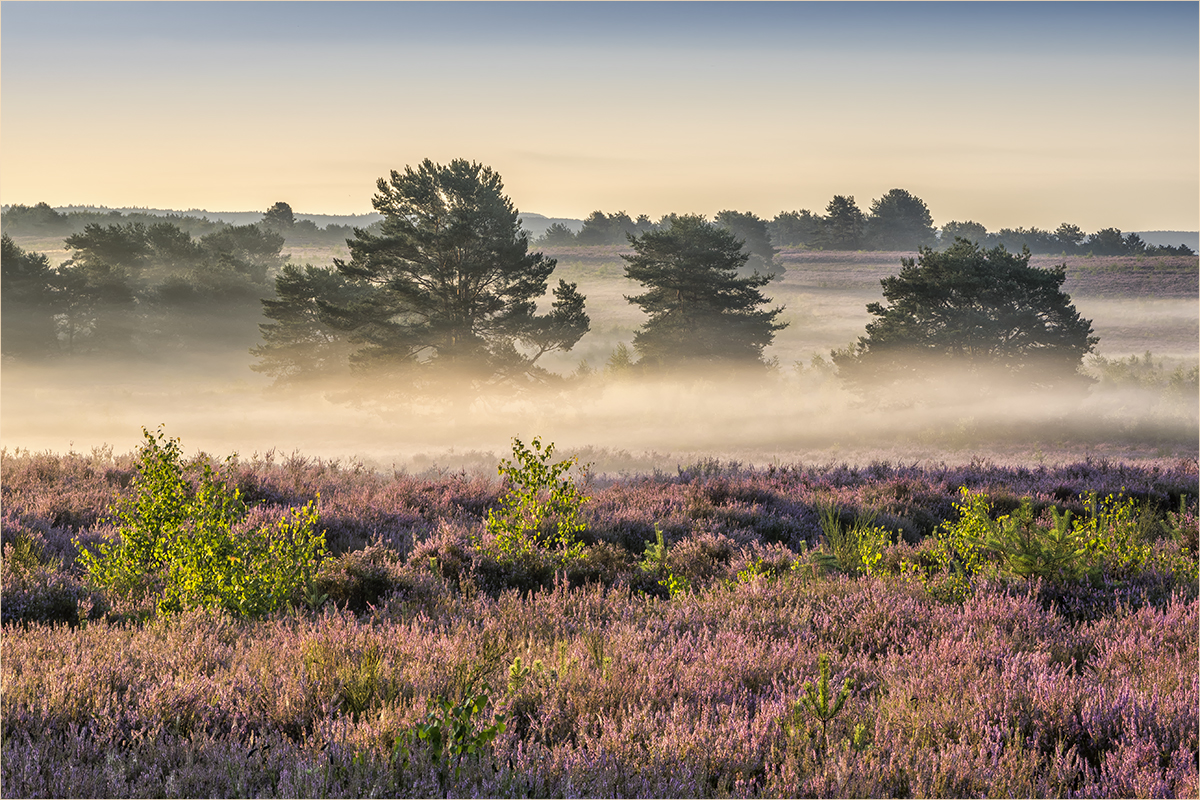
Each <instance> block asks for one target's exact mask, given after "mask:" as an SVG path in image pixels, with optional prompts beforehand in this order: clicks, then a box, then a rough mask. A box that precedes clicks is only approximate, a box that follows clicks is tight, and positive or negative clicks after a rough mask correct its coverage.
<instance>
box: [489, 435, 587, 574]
mask: <svg viewBox="0 0 1200 800" xmlns="http://www.w3.org/2000/svg"><path fill="white" fill-rule="evenodd" d="M531 444H532V445H533V449H532V450H530V449H528V448H526V447H525V445H524V444H523V443H522V442H521V440H520V439H515V438H514V439H513V460H512V461H509V460H508V459H503V460H501V462H500V466H499V467H498V471H499V473H500V476H501V477H502V478H503V479H504V483H505V486H506V491H505V493H504V496H503V497H501V498H500V507H499V508H498V509H489V511H488V516H487V521H486V528H487V530H488V532H489V533H491V534H493V535H494V536H495V541H496V546H497V548H498V549H499V551H500V556H501V558H503V559H504V560H506V561H519V560H523V559H529V558H538V557H540V556H549V557H550V558H551V559H552V560H554V561H555V562H556V563H557V565H562V564H565V563H567V562H569V561H571V560H573V559H575V558H578V557H579V555H580V554H581V553H582V552H583V543H582V542H580V541H579V539H578V535H579V534H580V533H582V532H583V531H584V530H585V529H586V528H587V523H586V522H585V521H584V519H583V504H584V503H586V502H587V501H588V500H589V499H590V498H588V497H587V496H585V495H584V494H583V493H582V492H581V491H580V489H579V487H578V485H576V483H575V480H574V478H573V477H572V476H571V475H570V471H571V469H572V468H574V467H576V466H578V459H577V458H576V457H574V456H572V457H571V458H568V459H565V460H563V461H558V462H554V461H552V458H553V457H554V443H553V442H551V443H550V444H548V445H546V447H545V448H544V449H543V447H542V442H541V440H540V439H538V438H536V437H535V438H534V439H533V441H532V442H531Z"/></svg>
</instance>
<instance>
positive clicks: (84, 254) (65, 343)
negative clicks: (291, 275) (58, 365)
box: [0, 222, 283, 358]
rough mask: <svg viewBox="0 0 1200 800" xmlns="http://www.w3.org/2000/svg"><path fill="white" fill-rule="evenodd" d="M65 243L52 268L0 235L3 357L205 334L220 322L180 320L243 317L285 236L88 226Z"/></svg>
mask: <svg viewBox="0 0 1200 800" xmlns="http://www.w3.org/2000/svg"><path fill="white" fill-rule="evenodd" d="M64 243H65V245H66V249H67V250H68V251H69V252H70V253H71V257H70V258H69V259H68V260H67V261H65V262H64V263H63V264H61V265H59V266H58V267H51V265H50V263H49V259H47V257H46V256H45V255H42V254H39V253H33V252H27V251H25V250H23V249H22V248H20V247H18V246H17V245H16V244H15V243H14V242H13V240H12V238H11V237H10V236H9V235H8V234H7V233H5V234H4V235H3V248H4V251H3V259H2V262H0V270H2V277H0V280H2V288H0V302H2V303H3V309H2V321H0V324H2V326H3V330H2V332H0V348H2V350H3V353H4V354H5V355H10V356H19V357H26V358H29V357H40V356H47V355H52V354H55V353H66V354H78V353H87V352H103V353H110V354H113V353H121V354H127V353H133V352H138V351H145V350H147V349H149V350H159V349H162V348H163V347H164V346H166V345H168V344H169V343H171V342H176V343H181V342H188V343H192V344H194V343H195V341H194V340H197V339H210V338H212V337H213V335H214V333H216V334H219V333H220V332H221V331H222V330H225V329H227V326H222V325H220V324H216V325H210V326H206V327H205V328H204V329H202V330H201V329H199V328H193V327H192V326H190V325H189V324H188V323H191V322H195V321H196V320H198V319H199V318H204V319H207V320H213V321H219V320H221V319H222V318H226V319H227V318H229V317H231V316H235V317H238V316H240V317H243V318H246V317H249V315H248V314H246V313H245V312H246V310H247V309H249V308H255V307H256V306H257V305H258V303H259V301H260V299H261V298H262V297H263V296H264V295H265V294H266V293H267V292H269V290H270V280H271V278H272V277H273V276H274V273H275V272H276V271H277V270H278V268H279V266H280V265H281V264H282V262H283V258H282V256H281V254H280V251H281V248H282V246H283V238H282V237H281V236H279V235H278V234H274V233H271V232H269V231H266V230H264V229H263V228H260V227H258V226H255V225H245V226H224V227H221V228H219V229H217V230H215V231H213V232H211V233H208V234H205V235H203V236H201V237H200V238H199V239H196V238H193V236H192V235H191V234H189V233H187V232H186V231H184V230H182V229H180V228H179V227H177V226H176V225H175V224H174V223H172V222H157V223H154V224H151V225H146V224H143V223H140V222H131V223H126V224H115V225H101V224H99V223H90V224H88V225H87V226H85V228H84V230H83V231H81V232H79V233H76V234H73V235H71V236H68V237H67V238H66V239H65V242H64ZM251 324H253V323H251ZM189 333H193V334H194V335H191V336H189Z"/></svg>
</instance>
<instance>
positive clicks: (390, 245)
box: [0, 159, 1128, 393]
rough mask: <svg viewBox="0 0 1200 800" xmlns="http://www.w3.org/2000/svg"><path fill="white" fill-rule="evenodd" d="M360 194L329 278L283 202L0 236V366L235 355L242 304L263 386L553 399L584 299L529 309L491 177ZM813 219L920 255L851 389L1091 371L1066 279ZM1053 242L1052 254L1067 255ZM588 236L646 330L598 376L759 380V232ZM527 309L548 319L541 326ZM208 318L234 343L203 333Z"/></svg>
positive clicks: (390, 182)
mask: <svg viewBox="0 0 1200 800" xmlns="http://www.w3.org/2000/svg"><path fill="white" fill-rule="evenodd" d="M376 186H377V193H376V194H375V196H374V197H373V199H372V205H373V206H374V208H375V210H376V212H377V213H378V214H379V215H380V216H381V217H382V220H381V221H380V222H378V223H375V224H373V225H371V226H369V227H368V228H355V229H354V230H353V235H352V236H351V237H350V238H348V239H347V240H346V244H347V245H348V249H349V257H348V258H345V259H334V262H333V266H331V267H326V268H322V267H314V266H311V265H305V266H303V267H301V266H297V265H294V264H290V263H287V261H286V259H285V258H284V257H283V256H282V255H281V251H282V247H283V245H284V242H285V232H286V231H288V230H289V229H291V228H292V227H293V226H294V225H295V224H296V220H295V218H294V214H293V213H292V211H291V208H290V206H288V205H287V204H286V203H282V202H280V203H276V204H275V205H274V206H272V207H271V208H270V209H268V210H267V212H266V213H265V214H264V215H263V219H262V220H261V221H260V222H259V223H257V224H255V225H244V226H224V227H221V228H219V229H216V230H213V231H211V232H208V233H205V234H203V235H200V236H199V237H196V236H194V235H193V234H191V233H189V232H188V231H186V230H183V229H182V228H180V227H179V226H178V225H177V224H176V223H175V222H173V221H160V222H155V223H153V224H144V223H142V222H125V223H118V224H110V225H103V224H100V223H88V224H86V225H85V226H84V228H83V230H82V231H80V232H78V233H74V234H72V235H70V236H68V237H67V238H66V239H65V240H64V244H65V246H66V248H67V250H68V251H69V252H70V253H71V257H70V258H69V259H68V260H67V261H66V262H65V263H64V264H62V265H61V266H59V267H57V268H52V267H51V266H50V264H49V261H48V259H47V258H46V256H44V255H41V254H38V253H31V252H26V251H24V250H22V249H21V248H19V247H17V246H16V244H15V243H14V242H13V240H12V239H11V238H10V237H9V236H8V234H7V233H5V234H4V235H3V257H2V259H0V262H2V266H3V291H2V293H0V297H2V300H3V310H2V321H3V335H2V337H0V342H2V344H3V352H4V354H5V355H6V356H16V357H38V356H45V355H49V354H52V353H66V354H77V353H96V352H107V353H122V352H139V351H145V350H154V349H160V348H162V347H163V346H164V343H169V342H178V343H180V344H189V343H191V344H199V343H201V342H205V343H207V342H208V341H210V340H211V338H212V337H213V334H214V332H218V331H221V330H225V331H226V332H227V333H228V334H229V335H231V336H241V335H243V333H244V329H245V328H246V327H247V325H252V324H254V323H253V322H252V321H251V320H254V319H255V317H257V311H258V310H259V309H260V305H259V304H260V303H261V312H262V314H263V315H264V316H265V317H266V318H267V319H268V320H269V322H266V323H264V324H260V325H259V329H260V333H261V341H260V343H259V344H258V345H257V346H255V347H254V348H252V350H251V353H252V354H253V355H254V357H255V359H256V363H255V364H254V365H253V366H252V367H251V368H252V369H254V370H256V371H259V372H262V373H264V374H267V375H269V376H271V377H273V378H275V380H276V382H277V383H278V384H280V385H296V384H299V383H303V382H305V381H308V380H314V379H320V380H322V381H328V380H329V379H335V380H338V381H345V380H346V379H347V378H348V377H351V376H355V375H357V376H361V377H363V378H366V379H369V380H370V382H371V383H372V384H373V385H374V386H387V387H391V388H392V389H394V390H396V391H400V392H418V393H420V392H422V391H426V390H433V389H446V388H454V389H460V390H466V389H477V388H481V387H483V386H517V387H520V386H527V385H531V384H545V383H548V382H552V381H556V380H561V376H556V375H554V374H553V373H550V372H548V371H547V370H546V369H544V368H543V367H542V366H541V365H540V364H539V363H538V362H539V360H540V359H541V358H542V357H543V356H544V355H546V354H547V353H551V352H569V351H570V350H572V348H573V347H574V346H575V345H576V344H577V343H578V342H579V340H580V339H581V338H582V337H583V336H584V335H585V334H586V333H587V332H588V330H589V329H590V319H589V317H588V314H587V311H586V298H585V297H584V296H583V295H582V294H581V293H580V292H579V291H578V287H577V285H576V284H573V283H568V282H566V281H564V280H559V281H558V283H557V285H556V286H554V287H553V289H551V290H550V291H549V294H547V290H548V289H550V278H551V275H552V273H553V272H554V269H555V266H556V261H555V259H553V258H550V257H548V256H546V255H545V254H544V253H542V252H536V251H532V250H531V249H530V245H531V242H530V237H529V235H528V233H527V231H525V230H524V229H523V228H522V227H521V220H520V218H519V216H518V212H517V210H516V208H515V207H514V205H513V203H512V201H511V200H510V199H509V198H508V197H507V195H505V193H504V190H503V182H502V181H501V178H500V176H499V175H498V174H497V173H496V172H494V171H493V170H492V169H490V168H489V167H486V166H484V165H481V164H477V163H473V162H468V161H465V160H461V159H460V160H455V161H452V162H450V163H449V164H446V165H440V164H435V163H433V162H432V161H429V160H428V159H427V160H425V161H423V162H422V163H421V164H419V165H417V166H416V167H415V168H414V167H411V166H410V167H406V168H405V169H404V170H403V171H402V172H398V171H392V172H391V174H390V176H389V177H387V178H380V179H379V181H378V182H377V184H376ZM826 211H827V214H826V216H825V217H823V218H821V219H822V220H823V221H822V223H821V225H823V226H824V227H823V230H824V233H822V234H821V235H822V236H825V237H840V238H827V239H825V240H823V241H825V242H827V243H832V242H835V241H836V242H840V243H842V244H845V243H846V242H850V241H853V239H852V238H847V237H852V236H857V235H867V234H865V233H862V232H863V231H866V232H869V235H870V236H872V237H874V239H873V240H874V241H875V242H876V243H878V244H880V245H881V246H886V247H887V248H888V249H906V248H907V247H908V246H910V245H914V244H915V246H916V249H917V252H918V255H917V257H916V258H905V259H901V270H900V272H899V274H898V275H895V276H893V277H891V278H888V279H886V280H885V281H883V294H884V298H885V299H886V300H887V301H888V304H887V305H886V306H885V305H884V304H881V303H872V304H870V305H869V306H868V308H867V310H868V311H869V312H870V313H871V314H872V315H874V316H876V317H877V318H878V319H876V320H875V321H873V322H872V323H871V324H870V325H868V326H867V330H866V335H865V336H863V337H861V338H860V339H859V340H858V342H857V343H856V344H855V345H852V346H851V347H849V348H846V349H844V350H840V351H835V352H834V353H832V354H831V355H832V358H833V362H834V364H835V365H836V367H837V369H838V373H839V375H841V376H842V377H843V378H844V379H845V380H846V381H847V382H848V383H849V384H851V385H862V386H865V385H867V384H870V383H874V382H876V381H878V380H885V381H893V382H894V381H906V380H907V381H911V380H913V379H916V378H919V377H920V375H921V374H922V373H923V372H925V371H927V370H929V368H930V367H931V366H938V367H947V366H949V367H952V368H953V369H958V370H965V371H966V372H982V371H992V372H994V371H996V370H999V371H1000V372H1001V373H1003V374H1005V375H1006V376H1008V377H1010V378H1013V379H1016V380H1020V381H1023V382H1029V383H1040V384H1057V383H1061V382H1062V380H1066V379H1074V378H1075V377H1077V373H1078V368H1079V366H1080V364H1081V362H1082V359H1083V357H1084V356H1085V355H1086V354H1087V353H1090V352H1092V351H1093V349H1094V346H1095V344H1096V339H1095V337H1094V336H1092V329H1091V323H1090V322H1089V321H1088V320H1085V319H1082V318H1081V317H1080V316H1079V314H1078V312H1077V311H1076V310H1075V308H1074V306H1073V305H1071V303H1070V298H1069V297H1068V296H1067V295H1066V294H1065V293H1064V292H1062V288H1061V287H1062V284H1063V282H1064V280H1065V269H1064V268H1063V267H1058V268H1055V269H1050V270H1044V269H1035V268H1033V267H1030V266H1029V260H1030V255H1031V254H1030V249H1029V248H1028V247H1023V248H1022V249H1021V252H1019V253H1016V252H1011V251H1010V250H1009V249H1008V248H1007V247H1006V245H1005V244H1004V243H1003V242H999V243H995V244H990V243H989V244H984V243H981V241H980V240H981V239H985V236H984V235H977V236H975V237H974V238H972V237H971V234H972V233H977V234H978V230H976V229H972V228H969V227H964V226H965V225H968V224H965V223H964V225H963V226H959V227H957V228H955V227H951V226H952V225H957V223H951V224H949V225H947V226H945V227H944V228H943V230H942V235H943V236H945V235H946V233H947V231H949V232H950V233H954V234H956V235H955V239H954V241H953V242H952V243H948V244H946V243H941V242H940V241H939V239H938V236H937V232H936V231H935V229H934V228H933V226H932V220H931V219H930V216H929V213H928V209H927V208H926V207H925V205H924V203H923V202H921V201H920V200H919V199H918V198H915V197H913V196H912V195H911V194H909V193H907V192H904V191H902V190H893V191H892V192H889V193H888V194H887V195H885V197H884V198H881V199H880V200H879V201H877V202H876V203H874V204H873V205H872V208H871V214H870V215H869V216H867V215H862V214H861V213H858V214H856V213H855V211H856V208H855V206H854V204H853V198H844V197H835V198H834V200H833V201H831V203H830V205H829V207H828V208H827V210H826ZM781 216H783V215H781ZM777 220H778V218H777ZM860 223H861V224H860ZM973 224H974V223H970V225H973ZM629 225H632V226H633V227H632V229H627V228H628V226H629ZM606 226H607V227H606ZM1067 227H1068V226H1060V232H1062V233H1061V235H1063V236H1067V235H1070V236H1076V233H1078V229H1073V230H1070V231H1067V230H1064V229H1065V228H1067ZM601 228H604V229H605V230H607V231H608V233H607V234H606V235H614V233H613V232H614V231H618V230H619V231H621V234H622V236H623V237H624V242H625V244H626V245H627V246H628V247H629V249H630V250H631V252H628V253H623V254H621V255H620V258H621V259H623V261H624V262H625V276H626V277H627V278H628V279H629V280H630V281H632V282H634V283H635V284H637V285H639V286H640V287H641V291H640V293H638V294H636V295H629V296H626V300H627V301H628V302H629V303H631V304H635V305H637V306H638V307H639V308H640V309H641V310H642V311H643V312H644V313H645V314H646V321H645V323H644V324H643V325H642V326H641V327H640V328H639V329H638V330H637V331H636V332H635V334H634V337H633V341H632V350H630V349H629V348H627V347H625V346H624V345H621V346H619V347H618V349H617V351H616V352H614V353H613V355H612V357H611V358H610V359H609V365H608V366H609V367H610V368H611V369H614V370H621V371H626V370H629V371H639V372H644V373H654V372H658V373H663V372H671V371H674V370H680V369H691V368H704V369H711V368H714V367H715V368H719V369H720V370H721V371H723V372H728V371H729V370H730V369H732V368H748V369H751V370H758V371H763V370H765V368H766V367H767V366H768V362H767V361H766V360H765V359H764V356H763V353H764V350H765V349H766V348H767V347H768V346H770V345H771V343H772V342H773V340H774V336H775V334H776V333H777V332H778V331H780V330H782V329H783V328H784V327H785V325H786V323H782V322H780V321H779V320H778V318H779V316H780V314H781V313H782V312H783V308H782V307H775V308H771V307H770V303H771V301H770V299H769V298H767V297H766V296H765V295H764V294H763V292H762V289H763V288H764V287H766V286H767V285H768V284H769V283H771V282H772V281H773V280H775V279H777V277H778V271H777V270H776V269H773V268H774V266H775V265H774V259H775V256H776V254H777V252H778V251H777V249H776V248H775V246H774V244H773V238H772V233H771V229H770V228H769V225H768V223H766V222H765V221H763V220H761V219H759V218H757V217H755V216H754V215H753V214H745V213H741V212H734V211H723V212H721V213H720V214H718V215H717V216H716V217H715V218H714V219H712V220H709V219H706V218H705V217H702V216H698V215H674V214H672V215H668V216H666V217H663V218H662V219H660V220H659V221H657V222H655V223H650V222H649V220H647V219H646V218H645V217H644V216H643V217H639V219H637V220H631V219H630V218H629V217H628V215H625V214H623V213H621V214H616V215H605V214H602V213H601V212H596V213H595V214H593V215H592V216H591V217H589V220H588V223H587V224H586V225H585V229H584V230H583V231H581V232H580V234H579V236H582V235H583V234H584V233H585V232H586V231H588V230H590V231H592V232H593V233H592V234H590V235H592V236H594V237H597V238H598V237H599V234H598V233H595V232H596V231H599V230H601ZM914 230H918V231H919V232H920V238H919V240H917V239H913V238H911V237H912V236H914V234H913V231H914ZM961 234H966V235H961ZM985 234H986V232H985ZM552 235H557V234H556V233H555V230H554V228H552V229H551V230H550V231H548V233H547V236H548V237H549V236H552ZM1057 235H1060V234H1056V236H1057ZM906 237H908V238H906ZM545 238H546V237H543V241H545ZM1076 238H1077V239H1079V240H1080V241H1081V242H1082V243H1086V242H1087V241H1089V240H1090V238H1091V237H1089V238H1088V239H1082V238H1081V237H1079V236H1076ZM586 240H587V238H586V237H585V241H586ZM1127 240H1128V237H1122V238H1121V241H1123V242H1125V241H1127ZM576 241H578V236H577V237H576ZM935 244H936V245H938V246H935ZM989 245H990V246H989ZM272 288H273V289H274V291H273V295H274V296H273V297H269V296H268V295H269V294H271V293H272V292H271V289H272ZM263 298H266V299H263ZM543 298H546V299H548V300H549V304H548V307H543V308H540V309H539V307H538V303H539V302H544V300H543ZM252 309H253V313H252V311H251V310H252ZM222 318H224V319H225V320H226V321H228V322H230V323H233V322H234V321H236V324H227V325H216V326H214V325H213V324H212V323H213V322H214V321H220V320H221V319H222ZM202 322H203V323H204V324H201V323H202ZM239 326H241V329H240V330H239ZM231 331H232V333H230V332H231ZM189 337H190V338H189Z"/></svg>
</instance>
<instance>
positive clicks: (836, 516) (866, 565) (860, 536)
mask: <svg viewBox="0 0 1200 800" xmlns="http://www.w3.org/2000/svg"><path fill="white" fill-rule="evenodd" d="M819 510H820V514H821V530H822V531H823V532H824V534H825V544H826V547H827V550H826V551H825V552H824V553H820V554H818V555H817V556H816V560H817V561H818V563H820V564H821V565H822V566H824V567H826V568H833V569H838V570H841V571H842V572H844V573H846V574H847V575H851V576H857V575H877V574H879V572H880V571H881V568H880V563H879V562H880V560H881V559H882V558H883V550H884V549H885V548H887V547H888V546H889V545H891V544H892V534H891V532H890V531H888V530H886V529H884V528H882V527H880V526H878V525H875V524H874V523H875V512H873V511H872V512H868V513H867V514H865V515H863V516H858V517H855V519H854V521H853V522H852V523H850V525H843V524H842V520H841V512H840V511H839V510H838V508H837V506H835V505H834V504H832V503H823V504H821V505H820V506H819Z"/></svg>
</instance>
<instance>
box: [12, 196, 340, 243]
mask: <svg viewBox="0 0 1200 800" xmlns="http://www.w3.org/2000/svg"><path fill="white" fill-rule="evenodd" d="M233 216H234V217H235V218H236V217H237V216H248V215H247V214H237V215H233ZM163 222H167V223H170V224H171V225H174V226H175V227H176V228H179V229H180V230H181V231H184V232H185V233H188V234H191V235H192V236H197V237H199V236H204V235H206V234H210V233H215V232H217V231H219V230H222V229H224V228H229V227H239V226H237V225H231V224H229V223H227V222H220V221H214V220H210V219H208V217H206V216H196V215H195V214H190V213H182V214H176V213H171V214H156V213H151V212H149V211H124V212H122V211H117V210H111V209H106V210H75V211H70V210H68V211H65V212H63V211H59V210H57V209H55V208H52V207H51V206H50V205H49V204H47V203H37V204H35V205H32V206H26V205H11V206H6V207H5V208H4V210H3V212H2V213H0V227H3V229H4V232H5V233H8V234H9V235H12V236H37V237H52V236H54V237H57V236H62V237H66V236H70V235H72V234H76V233H80V232H82V231H83V230H85V229H86V228H87V227H88V226H89V225H102V226H111V225H131V224H141V225H147V226H150V225H156V224H159V223H163ZM245 224H257V225H259V226H260V227H263V228H264V229H265V230H267V231H270V232H272V233H277V234H279V235H280V236H283V237H284V240H285V242H286V243H287V244H339V245H340V244H342V243H343V242H345V241H346V239H347V238H348V237H350V236H352V235H353V233H354V228H353V227H352V226H351V225H342V224H338V223H335V222H331V223H329V224H327V225H325V226H324V227H319V226H318V225H317V224H316V223H315V222H313V221H312V220H308V219H298V218H297V217H296V215H295V214H294V213H293V212H292V208H291V206H290V205H288V204H287V203H282V202H281V203H276V204H275V205H273V206H272V207H271V208H270V209H268V210H267V213H266V214H264V215H263V217H262V219H261V220H258V221H257V222H255V221H254V220H246V221H245ZM243 227H244V226H243Z"/></svg>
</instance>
